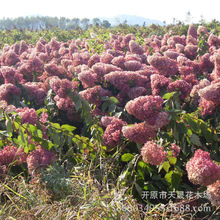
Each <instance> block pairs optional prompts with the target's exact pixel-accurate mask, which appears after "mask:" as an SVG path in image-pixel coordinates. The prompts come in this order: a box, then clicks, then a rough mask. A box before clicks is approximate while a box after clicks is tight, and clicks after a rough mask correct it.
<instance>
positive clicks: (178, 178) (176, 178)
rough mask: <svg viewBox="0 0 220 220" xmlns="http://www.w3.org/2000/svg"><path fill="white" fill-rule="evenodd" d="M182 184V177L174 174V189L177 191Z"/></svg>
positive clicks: (172, 182) (172, 180)
mask: <svg viewBox="0 0 220 220" xmlns="http://www.w3.org/2000/svg"><path fill="white" fill-rule="evenodd" d="M180 183H181V176H180V175H179V174H177V173H173V174H172V178H171V184H172V186H173V188H174V189H175V190H177V189H178V188H179V185H180Z"/></svg>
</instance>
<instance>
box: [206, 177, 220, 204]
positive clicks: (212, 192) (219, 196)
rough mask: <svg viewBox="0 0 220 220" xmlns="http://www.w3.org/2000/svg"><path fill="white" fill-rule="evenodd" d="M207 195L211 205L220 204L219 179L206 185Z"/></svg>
mask: <svg viewBox="0 0 220 220" xmlns="http://www.w3.org/2000/svg"><path fill="white" fill-rule="evenodd" d="M207 195H208V199H209V200H210V201H211V203H212V205H213V206H219V205H220V180H217V181H216V182H215V183H213V184H211V185H208V186H207Z"/></svg>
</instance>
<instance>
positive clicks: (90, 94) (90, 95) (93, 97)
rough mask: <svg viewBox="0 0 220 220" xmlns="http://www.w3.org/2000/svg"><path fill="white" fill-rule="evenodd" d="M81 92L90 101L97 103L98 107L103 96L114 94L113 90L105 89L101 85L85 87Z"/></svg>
mask: <svg viewBox="0 0 220 220" xmlns="http://www.w3.org/2000/svg"><path fill="white" fill-rule="evenodd" d="M79 94H80V95H81V96H82V97H83V98H84V99H86V100H87V101H88V102H90V103H93V104H95V105H96V106H97V107H99V106H100V105H101V104H102V97H104V96H108V97H110V96H112V93H111V91H109V90H106V89H103V88H102V87H101V86H100V85H99V86H94V87H92V88H88V89H85V90H83V91H81V92H79Z"/></svg>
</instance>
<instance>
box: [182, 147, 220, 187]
mask: <svg viewBox="0 0 220 220" xmlns="http://www.w3.org/2000/svg"><path fill="white" fill-rule="evenodd" d="M186 170H187V173H188V178H189V180H190V182H192V183H193V184H200V185H203V186H207V185H210V184H213V183H214V182H216V181H217V180H219V179H220V166H219V165H218V164H217V163H214V162H213V161H212V159H211V158H210V153H209V152H206V151H202V150H201V149H199V150H197V151H196V152H195V154H194V156H193V157H192V158H191V159H190V160H189V161H188V162H187V164H186Z"/></svg>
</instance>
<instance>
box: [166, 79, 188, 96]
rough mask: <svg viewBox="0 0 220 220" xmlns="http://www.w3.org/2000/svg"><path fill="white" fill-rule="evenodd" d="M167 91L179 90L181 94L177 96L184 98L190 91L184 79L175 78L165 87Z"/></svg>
mask: <svg viewBox="0 0 220 220" xmlns="http://www.w3.org/2000/svg"><path fill="white" fill-rule="evenodd" d="M167 91H168V92H174V91H180V92H181V94H180V96H179V98H180V99H185V98H186V97H188V96H189V94H190V91H191V86H190V84H189V83H187V82H186V81H184V80H176V81H175V82H171V83H170V84H169V85H168V87H167Z"/></svg>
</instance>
